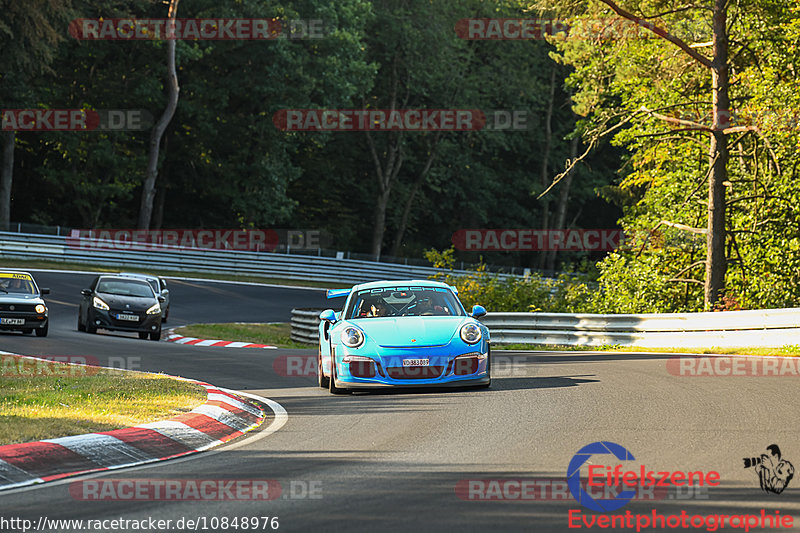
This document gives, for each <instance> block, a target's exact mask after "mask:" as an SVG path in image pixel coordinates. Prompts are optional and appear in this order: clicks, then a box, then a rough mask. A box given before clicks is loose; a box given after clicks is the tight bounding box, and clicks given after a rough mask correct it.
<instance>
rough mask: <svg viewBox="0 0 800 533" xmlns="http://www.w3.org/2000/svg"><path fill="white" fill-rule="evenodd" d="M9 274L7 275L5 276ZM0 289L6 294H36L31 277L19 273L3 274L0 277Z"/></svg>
mask: <svg viewBox="0 0 800 533" xmlns="http://www.w3.org/2000/svg"><path fill="white" fill-rule="evenodd" d="M6 276H9V277H6ZM0 290H1V291H2V292H6V293H8V294H37V293H38V291H37V290H36V285H34V284H33V280H31V278H29V277H27V276H24V277H23V275H21V274H3V275H2V277H0Z"/></svg>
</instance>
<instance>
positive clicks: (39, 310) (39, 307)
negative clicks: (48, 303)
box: [33, 304, 47, 315]
mask: <svg viewBox="0 0 800 533" xmlns="http://www.w3.org/2000/svg"><path fill="white" fill-rule="evenodd" d="M33 310H34V311H36V312H37V313H39V314H40V315H43V314H44V312H45V311H47V308H46V307H45V306H43V305H42V304H39V305H37V306H36V307H34V308H33Z"/></svg>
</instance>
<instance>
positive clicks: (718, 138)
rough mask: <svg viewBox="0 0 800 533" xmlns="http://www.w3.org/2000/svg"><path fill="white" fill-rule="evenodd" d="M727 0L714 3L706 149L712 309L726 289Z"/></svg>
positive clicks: (709, 300)
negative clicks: (710, 118)
mask: <svg viewBox="0 0 800 533" xmlns="http://www.w3.org/2000/svg"><path fill="white" fill-rule="evenodd" d="M726 9H727V8H726V0H715V1H714V15H713V30H714V60H713V65H712V68H711V75H712V87H713V95H712V98H713V113H714V115H713V116H714V126H713V132H712V136H711V146H710V149H709V160H710V165H711V172H710V174H709V178H708V233H707V235H706V247H707V251H706V279H705V306H706V308H707V309H710V308H713V307H714V305H715V304H716V303H717V301H718V300H719V299H720V298H721V297H722V292H723V290H724V288H725V272H726V268H727V264H726V258H725V185H724V183H725V182H726V181H727V180H728V172H727V164H728V157H729V156H728V139H727V137H726V135H725V133H723V131H722V130H723V129H724V128H725V127H726V126H727V125H728V124H727V121H728V117H729V116H730V115H729V109H730V99H729V97H728V87H729V79H728V36H727V27H726V26H727V13H726Z"/></svg>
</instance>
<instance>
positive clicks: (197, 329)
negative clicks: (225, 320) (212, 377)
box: [175, 322, 313, 349]
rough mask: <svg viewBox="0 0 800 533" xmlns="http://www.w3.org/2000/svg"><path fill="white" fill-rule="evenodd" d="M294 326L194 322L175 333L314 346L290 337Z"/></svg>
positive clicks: (287, 346)
mask: <svg viewBox="0 0 800 533" xmlns="http://www.w3.org/2000/svg"><path fill="white" fill-rule="evenodd" d="M291 332H292V326H291V325H290V324H289V323H288V322H284V323H279V324H236V323H235V324H192V325H190V326H183V327H180V328H177V329H176V330H175V333H177V334H178V335H183V336H185V337H197V338H199V339H219V340H225V341H241V342H254V343H258V344H270V345H272V346H277V347H278V348H305V349H308V348H313V345H309V344H302V343H299V342H295V341H293V340H291V339H290V338H289V337H290V335H291Z"/></svg>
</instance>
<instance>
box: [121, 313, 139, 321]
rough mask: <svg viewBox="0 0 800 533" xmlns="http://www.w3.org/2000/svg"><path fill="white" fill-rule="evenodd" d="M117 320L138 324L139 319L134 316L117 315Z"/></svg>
mask: <svg viewBox="0 0 800 533" xmlns="http://www.w3.org/2000/svg"><path fill="white" fill-rule="evenodd" d="M117 320H127V321H128V322H138V321H139V317H138V316H136V315H123V314H122V313H120V314H118V315H117Z"/></svg>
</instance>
